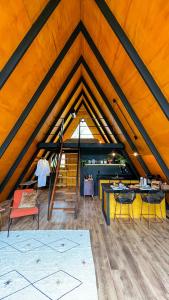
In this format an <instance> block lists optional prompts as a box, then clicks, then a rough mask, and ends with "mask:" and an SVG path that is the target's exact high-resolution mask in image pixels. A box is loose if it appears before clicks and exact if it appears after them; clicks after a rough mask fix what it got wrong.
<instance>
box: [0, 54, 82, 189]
mask: <svg viewBox="0 0 169 300" xmlns="http://www.w3.org/2000/svg"><path fill="white" fill-rule="evenodd" d="M80 64H81V58H79V59H78V61H77V63H76V64H75V65H74V67H73V69H72V71H71V72H70V73H69V75H68V76H67V78H66V80H65V82H64V83H63V85H62V86H61V88H60V89H59V91H58V93H57V95H56V96H55V97H54V99H53V101H52V102H51V104H50V105H49V107H48V108H47V110H46V112H45V114H44V115H43V116H42V118H41V120H40V122H39V123H38V125H37V127H36V128H35V130H34V131H33V133H32V134H31V136H30V137H29V139H28V141H27V143H26V145H25V146H24V147H23V149H22V150H21V152H20V153H19V155H18V157H17V159H16V160H15V162H14V164H13V165H12V167H11V168H10V170H9V171H8V173H7V175H6V176H5V178H4V180H3V181H2V183H1V186H0V192H2V191H3V189H4V188H5V186H6V184H7V183H8V181H9V179H10V178H11V176H12V175H13V173H14V172H15V170H16V168H17V167H18V165H19V163H20V162H21V160H22V159H23V157H24V155H25V154H26V152H27V151H28V149H29V147H30V146H31V144H32V142H33V140H34V139H35V137H36V135H37V134H38V132H39V131H40V129H41V127H42V126H43V124H44V123H45V121H46V119H47V118H48V116H49V115H50V113H51V112H52V110H53V109H54V107H55V105H56V104H57V102H58V101H59V99H60V97H61V95H62V93H63V92H64V90H65V89H66V87H67V85H68V84H69V82H70V80H71V79H72V77H73V75H74V74H75V73H76V71H77V69H78V68H79V66H80ZM80 82H81V79H80V80H79V81H78V82H77V83H76V86H79V83H80ZM76 86H75V89H76Z"/></svg>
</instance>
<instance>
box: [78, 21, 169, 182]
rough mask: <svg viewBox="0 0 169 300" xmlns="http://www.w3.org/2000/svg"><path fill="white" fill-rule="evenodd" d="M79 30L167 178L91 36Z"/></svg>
mask: <svg viewBox="0 0 169 300" xmlns="http://www.w3.org/2000/svg"><path fill="white" fill-rule="evenodd" d="M81 30H82V33H83V35H84V36H85V38H86V40H87V42H88V44H89V46H90V48H91V49H92V51H93V53H94V55H95V56H96V58H97V60H98V62H99V64H100V66H101V67H102V69H103V71H104V72H105V74H106V76H107V78H108V79H109V81H110V83H111V84H112V87H113V88H114V89H115V91H116V93H117V95H118V96H119V98H120V100H121V102H122V103H123V105H124V107H125V108H126V110H127V112H128V114H129V116H130V117H131V118H132V120H133V122H134V123H135V125H136V127H137V129H138V130H139V132H140V134H141V135H142V137H143V139H144V141H145V142H146V144H147V146H148V147H149V149H150V151H151V152H152V154H153V155H154V157H155V159H156V160H157V162H158V164H159V166H160V168H161V170H162V171H163V173H164V174H165V176H166V177H167V178H169V169H168V167H167V166H166V164H165V162H164V160H163V158H162V157H161V155H160V153H159V152H158V150H157V148H156V147H155V145H154V143H153V141H152V140H151V138H150V136H149V135H148V133H147V131H146V130H145V128H144V126H143V124H142V123H141V121H140V120H139V118H138V117H137V115H136V113H135V111H134V110H133V108H132V107H131V105H130V103H129V102H128V100H127V98H126V96H125V94H124V93H123V90H122V89H121V87H120V86H119V84H118V82H117V81H116V79H115V77H114V75H113V74H112V72H111V70H110V69H109V67H108V65H107V64H106V62H105V60H104V58H103V56H102V55H101V53H100V52H99V50H98V49H97V47H96V45H95V44H94V42H93V40H92V38H91V36H90V35H89V32H88V31H87V29H86V28H85V26H84V25H83V23H81Z"/></svg>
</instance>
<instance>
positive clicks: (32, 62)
mask: <svg viewBox="0 0 169 300" xmlns="http://www.w3.org/2000/svg"><path fill="white" fill-rule="evenodd" d="M78 7H79V6H78V3H77V1H75V0H73V1H71V5H67V1H65V0H62V1H61V3H60V4H59V5H58V7H57V9H56V10H55V11H54V13H53V14H52V15H51V17H50V18H49V19H48V21H47V23H46V24H45V26H44V27H43V28H42V30H41V31H40V33H39V34H38V36H37V38H36V39H35V40H34V41H33V43H32V44H31V46H30V47H29V49H28V50H27V52H26V53H25V55H24V56H23V58H22V60H21V61H20V62H19V64H18V65H17V67H16V68H15V70H14V71H13V73H12V74H11V76H10V77H9V79H8V80H7V82H6V84H5V86H4V87H3V89H2V90H1V91H0V99H1V106H0V115H1V116H4V115H5V118H3V117H2V119H1V126H0V143H2V142H3V140H4V139H5V137H6V136H7V134H8V133H9V131H10V130H11V128H12V127H13V125H14V124H15V123H16V121H17V119H18V117H19V116H20V114H21V113H22V111H23V110H24V108H25V107H26V105H27V104H28V102H29V100H30V99H31V97H32V96H33V94H34V92H35V91H36V89H37V87H38V86H39V84H40V83H41V81H42V79H43V78H44V76H45V74H46V73H47V71H48V70H49V68H50V67H51V65H52V64H53V62H54V60H55V59H56V57H57V56H58V54H59V53H60V51H61V50H62V48H63V47H64V45H65V43H66V41H67V39H68V38H69V36H70V35H71V33H72V32H73V30H74V28H75V27H76V25H77V23H78V21H79V13H80V11H79V9H78ZM72 15H73V18H72ZM58 40H59V43H58ZM7 120H8V121H7Z"/></svg>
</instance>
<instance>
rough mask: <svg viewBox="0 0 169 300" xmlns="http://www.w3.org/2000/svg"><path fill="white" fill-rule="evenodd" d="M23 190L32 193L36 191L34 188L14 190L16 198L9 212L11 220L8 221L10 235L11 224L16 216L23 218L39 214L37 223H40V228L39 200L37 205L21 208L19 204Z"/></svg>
mask: <svg viewBox="0 0 169 300" xmlns="http://www.w3.org/2000/svg"><path fill="white" fill-rule="evenodd" d="M23 192H26V193H32V192H34V190H33V189H24V190H16V191H15V192H14V198H13V201H12V207H11V210H10V214H9V221H8V236H9V230H10V226H11V224H12V220H13V219H16V218H21V217H25V216H33V217H35V216H37V223H38V229H39V203H38V201H37V203H36V206H35V207H26V208H19V204H20V202H21V198H22V194H23Z"/></svg>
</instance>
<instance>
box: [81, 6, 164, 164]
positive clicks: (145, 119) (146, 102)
mask: <svg viewBox="0 0 169 300" xmlns="http://www.w3.org/2000/svg"><path fill="white" fill-rule="evenodd" d="M82 3H83V10H82V11H83V17H82V19H83V22H84V24H85V26H86V27H87V29H88V31H89V32H90V34H91V36H92V38H93V40H94V42H95V44H96V46H97V47H98V49H99V51H100V52H101V54H102V55H103V57H104V59H105V61H106V63H107V65H108V66H109V68H110V69H111V71H112V73H113V74H114V76H115V78H116V79H117V81H118V82H119V85H120V86H121V87H122V89H123V91H124V93H125V95H126V96H127V98H128V100H129V102H130V104H131V106H132V108H133V109H134V111H135V112H136V114H137V115H138V117H139V119H140V121H141V122H142V124H143V126H144V127H145V128H146V130H147V133H148V134H149V136H150V137H151V139H152V140H153V142H154V144H155V146H156V148H157V149H158V151H159V152H160V154H161V156H162V158H163V159H164V161H165V163H166V164H167V165H168V166H169V156H168V148H169V139H168V137H169V126H168V120H167V119H166V117H165V116H164V114H163V113H162V111H161V109H160V107H159V105H158V104H157V102H156V100H155V99H154V97H153V96H152V94H151V93H150V91H149V89H148V88H147V86H146V85H145V83H144V81H143V79H142V78H141V76H140V75H139V73H138V71H137V70H136V68H135V67H134V65H133V63H132V62H131V60H130V59H129V57H128V55H127V54H126V52H125V51H124V49H123V47H122V46H121V45H120V43H119V41H118V39H117V38H116V36H115V35H114V33H113V32H112V30H111V28H110V27H109V25H108V24H107V22H106V20H105V19H104V17H103V15H102V13H101V12H100V10H99V9H98V7H97V5H96V4H95V2H94V1H88V0H86V1H82ZM93 24H95V26H93ZM95 28H97V30H95ZM84 52H85V53H86V56H88V60H90V61H91V55H90V54H88V53H87V51H86V48H85V50H84ZM91 63H92V62H91ZM99 76H100V77H101V74H100V75H99ZM102 85H104V86H105V87H104V90H105V91H106V92H107V93H109V95H111V98H110V99H112V98H113V97H112V88H111V87H110V88H109V86H110V85H109V86H107V85H105V82H104V81H103V83H102ZM116 99H118V97H117V96H116ZM124 113H125V114H126V117H127V118H129V116H128V114H127V112H126V111H125V109H124Z"/></svg>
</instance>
